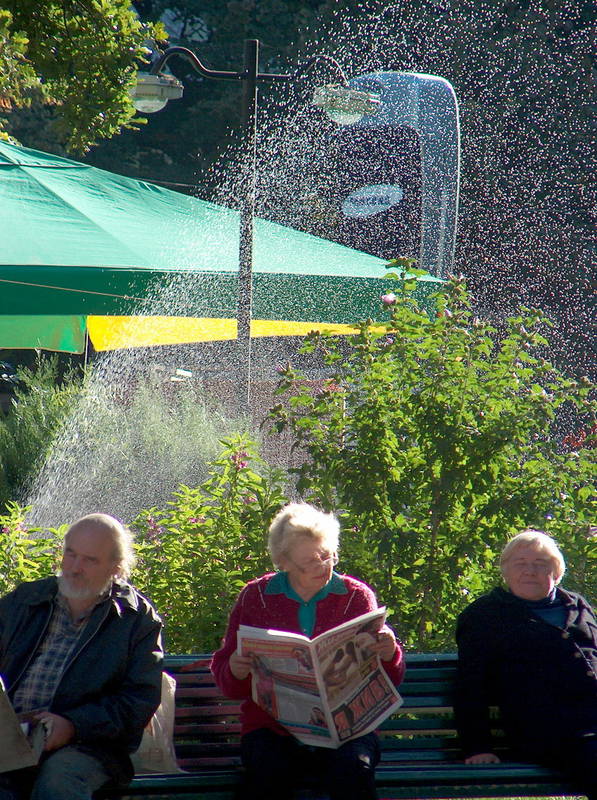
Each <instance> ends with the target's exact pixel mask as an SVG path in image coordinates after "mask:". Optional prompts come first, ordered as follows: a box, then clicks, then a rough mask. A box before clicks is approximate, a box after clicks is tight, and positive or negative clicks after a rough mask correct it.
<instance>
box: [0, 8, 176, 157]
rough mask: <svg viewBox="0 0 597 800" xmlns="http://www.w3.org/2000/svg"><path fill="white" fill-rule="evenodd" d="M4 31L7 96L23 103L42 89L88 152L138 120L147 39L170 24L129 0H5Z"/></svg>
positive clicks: (1, 88)
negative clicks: (154, 21)
mask: <svg viewBox="0 0 597 800" xmlns="http://www.w3.org/2000/svg"><path fill="white" fill-rule="evenodd" d="M0 36H1V39H0V40H1V41H2V42H3V45H2V47H1V48H0V66H1V67H2V70H0V71H1V73H2V77H1V78H0V96H2V97H4V98H6V99H7V100H9V101H12V102H13V103H14V104H16V105H17V106H18V105H22V104H26V103H27V102H28V101H29V99H30V97H31V95H30V94H29V92H30V91H32V90H34V89H35V90H36V94H37V96H38V97H40V96H41V97H42V98H43V99H44V100H45V101H46V102H49V103H52V104H54V105H56V107H57V108H58V112H59V113H58V127H59V131H60V135H61V137H62V139H63V140H64V141H66V143H67V145H68V147H69V149H71V150H74V151H77V152H85V151H86V150H87V149H88V148H89V147H90V145H92V144H95V143H96V142H97V141H98V140H99V139H103V138H107V137H110V136H113V135H114V134H115V133H118V132H119V131H120V130H121V128H123V127H131V118H132V117H133V115H134V113H135V111H134V108H133V105H132V102H131V99H130V97H129V93H128V90H129V87H130V86H131V85H132V83H133V82H134V80H135V76H136V69H137V65H138V63H140V62H141V61H142V60H144V59H145V60H146V53H147V47H146V44H147V40H148V39H150V38H152V37H154V36H163V32H162V30H161V27H160V26H157V27H155V26H151V25H147V24H142V23H141V22H140V21H139V20H138V18H137V16H136V15H135V13H134V12H133V11H132V10H131V8H130V4H129V2H128V0H88V2H85V3H82V2H75V1H74V0H67V1H66V2H58V0H43V2H40V0H5V2H4V3H3V7H2V8H0Z"/></svg>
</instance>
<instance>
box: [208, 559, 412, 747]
mask: <svg viewBox="0 0 597 800" xmlns="http://www.w3.org/2000/svg"><path fill="white" fill-rule="evenodd" d="M273 575H274V573H268V574H267V575H263V576H262V577H261V578H256V579H255V580H253V581H250V582H249V583H248V584H247V585H246V586H245V588H244V589H243V590H242V591H241V593H240V594H239V596H238V599H237V601H236V603H235V605H234V608H233V609H232V612H231V614H230V620H229V622H228V628H227V630H226V634H225V636H224V639H223V642H222V647H221V648H220V649H219V650H217V651H216V652H215V653H214V657H213V659H212V662H211V671H212V672H213V675H214V677H215V680H216V683H217V684H218V686H219V687H220V689H221V690H222V692H223V693H224V694H225V695H226V696H227V697H231V698H233V699H236V700H243V703H242V704H241V728H242V733H243V734H245V733H249V732H250V731H253V730H256V729H257V728H271V729H272V730H274V731H275V732H276V733H279V734H282V735H285V734H287V733H288V732H287V731H286V730H285V729H284V728H283V727H282V726H281V725H279V724H278V723H277V722H276V721H275V720H274V719H273V717H271V716H270V715H269V714H268V713H267V712H266V711H263V710H262V709H261V708H259V706H258V705H256V703H254V702H253V700H252V699H251V676H250V675H249V676H248V677H247V678H245V679H244V680H238V679H237V678H235V677H234V675H233V674H232V672H231V671H230V666H229V663H228V662H229V659H230V656H231V655H232V653H233V652H234V651H235V650H236V646H237V638H236V632H237V630H238V626H239V625H253V626H254V627H256V628H274V629H276V630H282V631H291V632H292V633H302V631H301V629H300V627H299V621H298V609H299V604H298V602H297V601H296V600H292V599H291V598H290V597H287V596H286V595H285V594H266V593H265V588H266V586H267V584H268V582H269V581H270V579H271V578H272V577H273ZM341 577H342V580H343V582H344V585H345V587H346V590H347V593H346V594H335V593H333V592H330V594H328V595H327V596H326V597H324V598H323V599H321V600H320V601H319V602H318V603H317V611H316V618H315V627H314V628H313V634H312V636H313V638H314V637H315V636H318V635H319V634H320V633H323V632H324V631H327V630H329V629H330V628H334V627H335V626H336V625H340V624H341V623H342V622H346V621H347V620H349V619H354V618H355V617H358V616H360V615H361V614H366V613H367V612H368V611H373V610H374V609H376V608H377V607H378V605H377V600H376V599H375V595H374V593H373V591H372V589H370V588H369V586H367V585H366V584H364V583H362V582H361V581H358V580H356V578H351V577H349V576H348V575H342V576H341ZM382 664H383V666H384V669H385V670H386V672H387V674H388V676H389V678H390V679H391V680H392V682H393V683H394V684H395V685H396V686H398V684H399V683H400V681H401V680H402V678H403V676H404V658H403V653H402V649H401V647H400V645H398V647H397V648H396V652H395V653H394V658H393V659H392V660H391V661H387V662H382Z"/></svg>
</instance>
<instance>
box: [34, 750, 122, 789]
mask: <svg viewBox="0 0 597 800" xmlns="http://www.w3.org/2000/svg"><path fill="white" fill-rule="evenodd" d="M109 779H110V776H109V775H108V774H107V772H106V771H105V769H104V767H103V766H102V764H101V762H100V761H99V760H98V759H97V758H95V757H94V756H92V755H91V754H89V753H83V752H81V751H80V750H78V749H77V748H75V747H63V748H61V749H60V750H57V751H56V752H55V753H51V754H50V755H49V756H47V758H45V759H44V761H42V763H41V765H40V767H39V772H38V774H37V777H36V779H35V783H34V786H33V790H32V792H31V800H91V797H92V795H93V792H95V790H96V789H99V788H100V787H101V786H103V785H104V784H105V783H106V782H107V781H108V780H109Z"/></svg>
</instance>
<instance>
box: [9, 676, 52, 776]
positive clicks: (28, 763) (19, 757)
mask: <svg viewBox="0 0 597 800" xmlns="http://www.w3.org/2000/svg"><path fill="white" fill-rule="evenodd" d="M44 736H45V731H44V727H43V726H42V725H35V726H32V725H31V724H30V723H29V722H23V721H21V720H20V719H19V718H18V717H17V715H16V714H15V712H14V709H13V707H12V705H11V702H10V700H9V699H8V695H7V694H6V692H5V691H4V687H3V686H1V684H0V773H2V772H10V771H11V770H13V769H23V768H24V767H32V766H34V765H35V764H37V762H38V761H39V757H40V755H41V751H42V750H43V745H44Z"/></svg>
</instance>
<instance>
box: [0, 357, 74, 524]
mask: <svg viewBox="0 0 597 800" xmlns="http://www.w3.org/2000/svg"><path fill="white" fill-rule="evenodd" d="M19 381H20V385H19V387H18V388H16V389H15V392H14V399H13V401H12V404H11V408H10V410H9V411H8V413H7V414H6V416H2V415H1V414H0V511H1V510H2V509H4V508H8V505H7V504H8V503H9V501H13V502H14V501H18V502H21V503H22V502H24V501H25V499H26V497H27V492H28V490H29V488H30V486H31V484H32V482H33V479H34V477H35V476H36V475H37V473H38V471H39V470H40V469H41V467H42V465H43V463H44V461H45V459H46V456H47V455H48V453H49V452H50V450H51V447H52V442H53V441H54V438H55V436H56V435H57V433H58V432H59V431H60V430H61V428H62V426H63V424H64V421H65V419H66V418H67V417H68V415H69V414H70V413H71V412H72V409H73V406H74V405H75V404H76V402H77V398H78V397H79V394H80V392H81V386H82V383H83V377H82V376H81V374H80V373H77V372H76V371H75V370H70V371H67V373H66V375H65V376H64V377H63V378H62V379H61V380H59V367H58V359H57V358H56V357H55V356H52V357H49V358H40V359H39V361H38V363H37V366H36V368H35V369H32V370H31V369H27V368H25V367H22V368H20V369H19Z"/></svg>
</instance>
